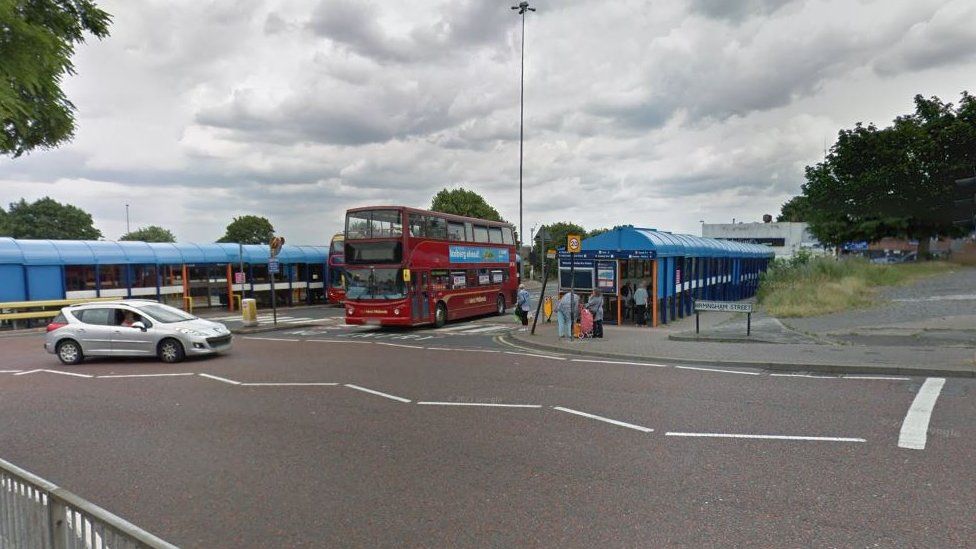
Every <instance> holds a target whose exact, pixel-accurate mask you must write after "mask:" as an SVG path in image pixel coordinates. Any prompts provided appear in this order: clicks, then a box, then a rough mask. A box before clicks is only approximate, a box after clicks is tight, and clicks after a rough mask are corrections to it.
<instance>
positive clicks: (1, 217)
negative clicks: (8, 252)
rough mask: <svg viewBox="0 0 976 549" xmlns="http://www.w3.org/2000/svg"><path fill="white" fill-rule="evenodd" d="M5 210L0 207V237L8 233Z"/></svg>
mask: <svg viewBox="0 0 976 549" xmlns="http://www.w3.org/2000/svg"><path fill="white" fill-rule="evenodd" d="M7 217H8V215H7V210H5V209H3V208H2V207H0V236H5V235H6V234H8V233H9V230H8V229H7Z"/></svg>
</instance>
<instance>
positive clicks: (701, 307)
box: [695, 301, 752, 313]
mask: <svg viewBox="0 0 976 549" xmlns="http://www.w3.org/2000/svg"><path fill="white" fill-rule="evenodd" d="M695 310H696V311H714V312H722V313H751V312H752V303H736V302H734V301H696V302H695Z"/></svg>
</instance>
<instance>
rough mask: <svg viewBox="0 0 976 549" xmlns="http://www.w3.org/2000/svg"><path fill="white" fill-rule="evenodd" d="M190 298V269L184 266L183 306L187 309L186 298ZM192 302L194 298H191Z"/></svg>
mask: <svg viewBox="0 0 976 549" xmlns="http://www.w3.org/2000/svg"><path fill="white" fill-rule="evenodd" d="M188 297H190V269H189V267H187V266H186V265H183V306H184V307H186V298H188ZM190 299H191V300H192V299H193V298H192V297H190Z"/></svg>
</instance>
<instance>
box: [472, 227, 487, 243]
mask: <svg viewBox="0 0 976 549" xmlns="http://www.w3.org/2000/svg"><path fill="white" fill-rule="evenodd" d="M474 241H475V242H483V243H485V244H487V243H488V227H485V226H484V225H475V226H474Z"/></svg>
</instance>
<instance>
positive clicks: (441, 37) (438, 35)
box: [308, 0, 514, 63]
mask: <svg viewBox="0 0 976 549" xmlns="http://www.w3.org/2000/svg"><path fill="white" fill-rule="evenodd" d="M418 7H419V8H420V9H426V7H423V6H422V5H418ZM377 15H378V11H377V9H376V6H374V5H373V4H371V3H369V2H353V1H351V0H322V1H321V2H320V3H319V4H318V6H317V7H316V9H315V11H314V12H313V14H312V17H311V20H310V21H309V23H308V28H309V29H310V30H311V31H312V32H313V33H314V34H316V35H317V36H321V37H324V38H328V39H330V40H332V41H334V42H335V43H337V44H341V45H343V46H345V47H346V48H348V49H350V50H351V51H353V52H355V53H357V54H359V55H363V56H365V57H369V58H372V59H375V60H377V61H380V62H395V63H413V62H420V61H425V62H430V61H432V60H436V59H438V58H445V57H452V56H457V55H461V54H463V53H464V51H465V50H468V49H470V48H472V47H478V46H483V45H485V44H491V43H495V44H498V45H499V46H500V45H502V44H503V43H504V38H505V33H506V30H510V29H513V28H514V20H513V19H512V17H511V15H510V13H509V12H508V11H506V10H505V9H504V6H502V5H499V4H496V3H492V2H485V1H483V0H458V1H456V2H452V3H450V4H446V5H445V6H444V9H442V10H439V11H437V12H432V13H431V18H430V22H429V23H426V24H423V25H419V26H417V27H415V28H413V29H411V30H410V31H409V32H408V33H405V34H404V35H399V36H393V35H390V34H389V33H387V32H386V31H385V30H384V29H383V28H382V26H381V25H380V24H379V22H378V21H379V17H378V16H377Z"/></svg>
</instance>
